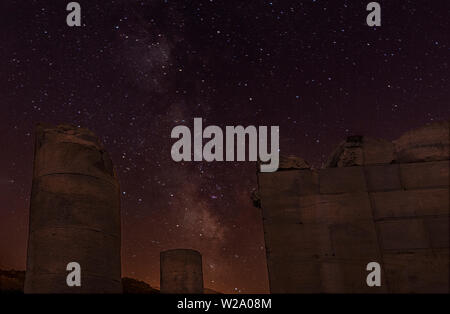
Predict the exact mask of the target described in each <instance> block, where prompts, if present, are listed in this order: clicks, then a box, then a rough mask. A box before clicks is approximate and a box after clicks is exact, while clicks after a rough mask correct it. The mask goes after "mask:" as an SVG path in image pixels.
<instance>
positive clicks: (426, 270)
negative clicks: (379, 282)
mask: <svg viewBox="0 0 450 314" xmlns="http://www.w3.org/2000/svg"><path fill="white" fill-rule="evenodd" d="M448 257H449V255H448V249H446V250H442V251H433V252H431V251H428V250H415V251H408V252H386V253H384V254H383V261H384V263H383V267H384V271H385V273H386V276H387V282H388V285H389V291H390V292H391V293H448V292H449V259H448Z"/></svg>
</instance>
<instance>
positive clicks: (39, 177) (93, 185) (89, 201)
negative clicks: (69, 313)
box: [24, 125, 122, 293]
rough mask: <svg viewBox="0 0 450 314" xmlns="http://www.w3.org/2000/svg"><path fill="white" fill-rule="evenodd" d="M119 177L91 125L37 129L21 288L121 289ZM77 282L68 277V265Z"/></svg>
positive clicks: (33, 290)
mask: <svg viewBox="0 0 450 314" xmlns="http://www.w3.org/2000/svg"><path fill="white" fill-rule="evenodd" d="M120 245H121V225H120V193H119V183H118V180H117V176H116V173H115V171H114V168H113V164H112V162H111V159H110V158H109V156H108V153H107V152H106V151H105V150H104V149H103V147H102V146H101V144H100V143H99V141H98V139H97V137H96V136H95V135H94V134H93V133H92V132H91V131H89V130H87V129H82V128H76V127H73V126H68V125H59V126H57V127H45V126H42V125H38V126H37V128H36V143H35V155H34V171H33V184H32V192H31V200H30V222H29V239H28V257H27V272H26V278H25V288H24V291H25V293H121V292H122V286H121V262H120ZM70 262H76V263H78V264H79V265H80V267H81V286H80V287H77V286H75V287H69V286H68V285H67V283H66V278H67V275H68V274H69V273H70V271H67V270H66V268H67V264H68V263H70Z"/></svg>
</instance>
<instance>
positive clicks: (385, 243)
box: [377, 218, 430, 250]
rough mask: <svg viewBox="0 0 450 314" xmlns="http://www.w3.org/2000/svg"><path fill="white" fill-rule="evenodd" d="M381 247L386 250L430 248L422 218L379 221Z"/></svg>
mask: <svg viewBox="0 0 450 314" xmlns="http://www.w3.org/2000/svg"><path fill="white" fill-rule="evenodd" d="M377 226H378V230H379V232H380V234H381V247H382V248H383V249H385V250H412V249H425V248H429V246H430V245H429V240H428V237H427V234H426V231H425V228H424V224H423V221H422V220H421V219H410V218H407V219H401V220H391V221H382V222H378V223H377Z"/></svg>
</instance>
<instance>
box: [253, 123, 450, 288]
mask: <svg viewBox="0 0 450 314" xmlns="http://www.w3.org/2000/svg"><path fill="white" fill-rule="evenodd" d="M258 186H259V190H258V192H257V195H256V198H255V199H254V201H255V203H257V204H259V206H260V207H261V209H262V215H263V224H264V236H265V242H266V254H267V266H268V272H269V282H270V291H271V292H272V293H321V292H324V293H374V292H383V293H410V292H416V293H428V292H442V293H448V292H449V228H448V225H449V122H448V121H445V122H440V123H434V124H431V125H428V126H425V127H422V128H420V129H417V130H413V131H410V132H407V133H405V134H404V135H403V136H401V137H400V138H399V139H397V140H396V141H394V142H389V141H385V140H378V139H371V138H367V137H361V136H354V137H349V138H347V140H346V141H344V142H342V143H341V144H340V145H339V146H338V148H337V149H336V150H335V151H334V152H333V154H332V155H331V157H330V158H329V161H328V162H327V164H326V166H325V167H324V168H323V169H320V170H314V169H311V168H310V167H309V166H308V164H307V163H306V162H305V161H304V160H302V159H300V158H296V157H288V158H284V159H282V160H281V164H280V169H279V170H278V171H277V172H274V173H258ZM369 262H378V263H379V264H380V265H381V282H382V285H381V287H369V286H368V285H367V284H366V277H367V275H368V273H369V272H368V271H367V270H366V265H367V264H368V263H369Z"/></svg>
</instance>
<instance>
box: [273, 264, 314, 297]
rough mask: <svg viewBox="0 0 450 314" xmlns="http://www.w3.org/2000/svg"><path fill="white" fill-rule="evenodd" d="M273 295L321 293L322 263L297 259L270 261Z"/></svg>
mask: <svg viewBox="0 0 450 314" xmlns="http://www.w3.org/2000/svg"><path fill="white" fill-rule="evenodd" d="M267 263H268V268H269V285H270V292H271V293H321V292H322V285H321V282H320V263H319V262H311V261H305V260H304V259H296V258H284V259H283V258H279V257H277V258H276V259H271V258H269V259H268V261H267Z"/></svg>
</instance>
